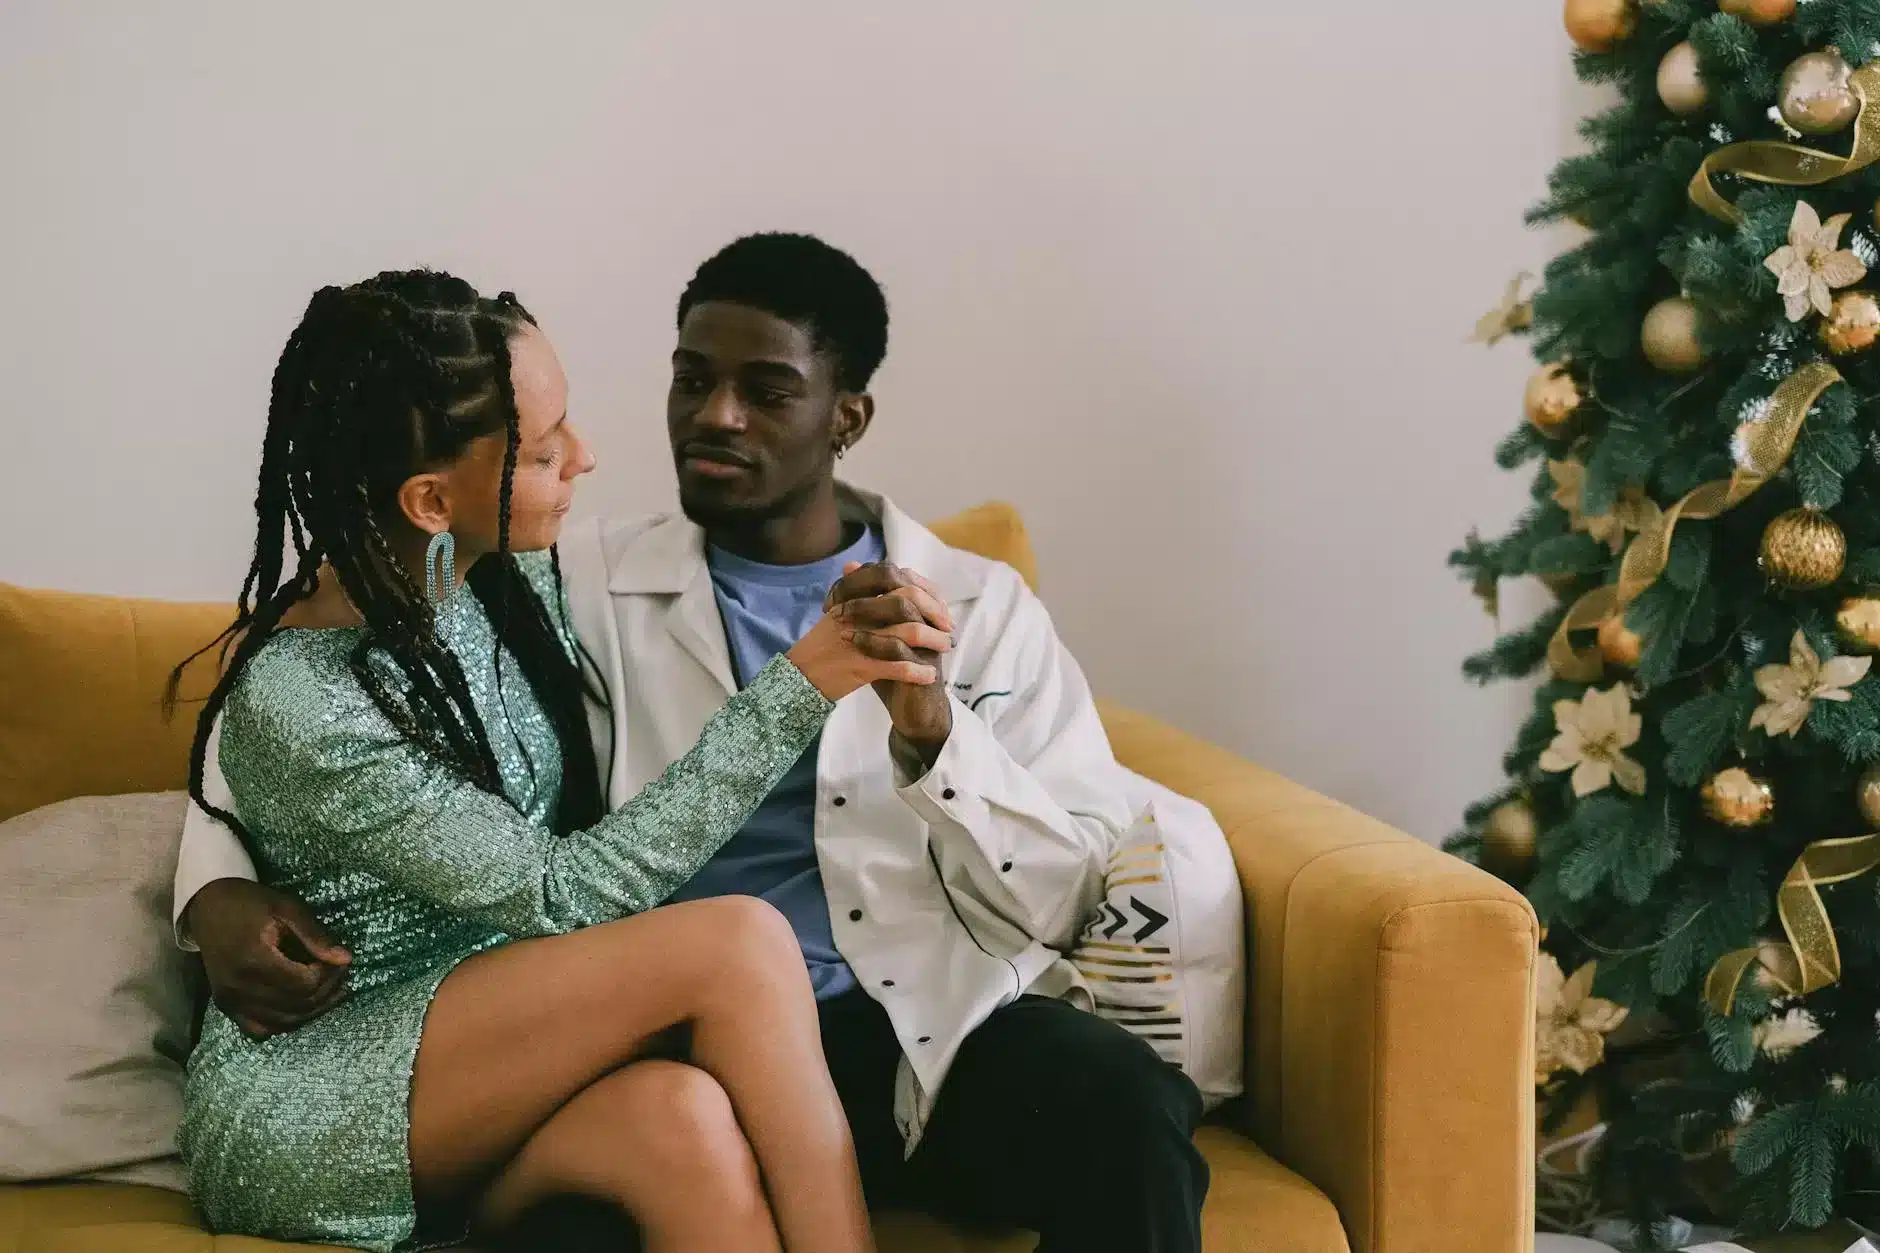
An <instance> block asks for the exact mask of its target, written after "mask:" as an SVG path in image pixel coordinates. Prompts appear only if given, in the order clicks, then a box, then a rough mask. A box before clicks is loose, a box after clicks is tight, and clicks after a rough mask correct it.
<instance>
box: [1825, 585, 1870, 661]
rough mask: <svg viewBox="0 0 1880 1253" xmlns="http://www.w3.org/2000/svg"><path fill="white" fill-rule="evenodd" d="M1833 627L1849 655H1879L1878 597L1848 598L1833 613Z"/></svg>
mask: <svg viewBox="0 0 1880 1253" xmlns="http://www.w3.org/2000/svg"><path fill="white" fill-rule="evenodd" d="M1834 626H1835V630H1836V633H1837V634H1838V635H1839V636H1840V637H1841V643H1842V645H1843V646H1844V647H1845V648H1846V649H1847V651H1849V652H1850V653H1880V596H1849V597H1848V598H1847V599H1846V600H1844V601H1842V602H1841V607H1840V608H1839V609H1837V610H1836V611H1835V614H1834Z"/></svg>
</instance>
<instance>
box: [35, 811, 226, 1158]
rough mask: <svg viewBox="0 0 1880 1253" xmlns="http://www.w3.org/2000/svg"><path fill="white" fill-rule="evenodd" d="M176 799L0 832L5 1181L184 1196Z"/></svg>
mask: <svg viewBox="0 0 1880 1253" xmlns="http://www.w3.org/2000/svg"><path fill="white" fill-rule="evenodd" d="M184 801H185V798H184V796H183V794H182V793H180V792H151V793H139V794H133V795H129V796H92V797H81V798H79V799H77V800H69V801H61V802H59V803H58V804H56V805H47V806H45V807H44V808H43V809H35V810H33V811H32V812H30V813H25V814H21V815H20V816H19V817H17V818H12V819H9V820H8V821H6V822H0V1182H5V1183H17V1182H23V1181H27V1180H35V1179H69V1178H87V1179H107V1180H111V1181H113V1182H120V1183H148V1184H155V1185H157V1186H160V1187H171V1188H179V1189H180V1188H181V1187H182V1186H183V1174H182V1169H181V1166H180V1164H179V1163H178V1162H177V1160H176V1157H175V1153H176V1124H177V1120H178V1119H179V1118H180V1117H181V1116H182V1112H183V1061H184V1059H185V1058H186V1057H187V1056H188V1051H189V1034H190V1012H191V993H190V982H189V981H190V970H189V966H188V964H187V963H188V961H189V957H188V955H187V954H185V953H181V952H178V951H177V948H176V945H175V943H174V942H173V941H172V939H171V935H170V925H169V919H170V877H171V874H172V872H173V871H174V870H175V867H176V847H177V841H178V840H179V839H180V838H181V835H182V830H183V806H184Z"/></svg>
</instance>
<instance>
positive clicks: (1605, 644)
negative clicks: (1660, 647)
mask: <svg viewBox="0 0 1880 1253" xmlns="http://www.w3.org/2000/svg"><path fill="white" fill-rule="evenodd" d="M1644 650H1645V641H1644V640H1643V639H1641V638H1639V633H1638V632H1637V631H1634V630H1632V629H1631V628H1630V627H1628V626H1626V624H1625V615H1624V614H1615V615H1614V616H1612V617H1610V618H1608V619H1606V620H1605V621H1604V622H1602V623H1600V624H1599V651H1600V654H1601V655H1602V656H1604V657H1605V659H1606V660H1607V661H1609V662H1611V663H1612V664H1613V665H1615V666H1621V667H1623V668H1625V669H1627V670H1630V669H1631V668H1632V667H1633V666H1636V665H1637V664H1638V659H1639V654H1640V653H1642V652H1643V651H1644Z"/></svg>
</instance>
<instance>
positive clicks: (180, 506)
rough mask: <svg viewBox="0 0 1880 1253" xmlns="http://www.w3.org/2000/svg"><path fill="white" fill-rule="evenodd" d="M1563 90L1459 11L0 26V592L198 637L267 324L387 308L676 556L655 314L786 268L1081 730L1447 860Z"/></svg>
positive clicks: (75, 14) (637, 12)
mask: <svg viewBox="0 0 1880 1253" xmlns="http://www.w3.org/2000/svg"><path fill="white" fill-rule="evenodd" d="M1565 65H1566V51H1565V40H1564V38H1563V37H1562V36H1561V34H1560V33H1559V28H1558V16H1557V13H1556V11H1555V6H1554V5H1552V4H1510V3H1505V2H1495V0H1474V2H1473V3H1467V4H1459V5H1458V4H1434V3H1426V4H1419V5H1404V4H1399V3H1396V2H1394V0H1390V2H1387V0H1357V2H1355V3H1351V2H1347V3H1338V4H1325V3H1313V2H1311V0H1292V2H1291V3H1281V2H1280V0H1262V2H1261V3H1245V2H1243V0H1217V2H1216V3H1198V2H1187V3H1177V2H1175V0H1153V2H1151V0H1135V2H1133V3H1121V2H1115V0H1049V2H1047V0H1032V2H1030V3H1014V2H1013V0H949V2H948V3H946V4H932V3H927V4H918V5H916V4H913V3H897V2H887V0H872V2H863V0H854V2H852V3H847V2H837V0H820V2H815V3H809V2H806V3H799V4H787V5H786V4H777V3H774V0H771V2H765V3H757V2H751V3H734V2H732V0H713V2H710V3H703V2H698V0H693V2H680V0H669V2H660V3H652V2H650V0H640V2H637V3H613V4H601V3H593V4H571V3H563V4H537V3H530V4H521V3H515V2H513V0H511V2H509V3H502V4H495V3H461V2H460V3H445V2H443V0H406V2H404V3H400V4H377V3H374V4H364V3H357V2H347V3H327V4H323V5H318V6H316V5H306V4H300V5H293V6H288V5H285V4H267V5H261V4H252V3H247V2H245V0H244V2H242V3H234V2H226V3H225V2H217V3H208V2H197V3H183V2H182V0H177V2H176V3H170V4H164V5H148V4H143V3H126V2H122V0H119V2H116V3H107V2H105V0H89V2H88V3H85V4H66V3H55V2H54V0H8V3H6V4H5V5H4V6H0V171H4V173H0V180H4V184H5V190H4V194H3V195H0V377H4V379H5V383H6V392H5V396H6V399H5V404H4V408H3V409H0V414H3V416H0V422H4V424H5V435H6V439H5V442H4V445H3V446H0V579H6V580H10V581H15V582H24V583H29V584H45V585H56V586H62V587H71V588H81V589H94V590H108V591H117V592H126V593H143V594H153V595H164V596H177V597H225V596H228V595H230V594H232V593H233V591H234V590H235V587H236V585H237V583H238V581H239V577H240V572H241V569H242V567H243V565H244V564H245V560H246V554H247V549H248V546H249V542H250V535H249V531H248V527H249V525H250V521H249V518H248V516H247V510H248V501H249V499H250V498H251V496H252V492H253V468H254V465H255V459H256V456H257V451H258V447H259V440H260V433H261V429H262V422H263V416H264V409H265V404H266V396H267V384H268V375H269V371H270V369H271V367H272V365H273V362H274V358H275V355H276V353H277V352H278V350H279V348H280V345H281V342H282V340H283V339H284V338H285V336H286V333H287V331H288V330H289V328H290V327H291V325H292V324H293V321H294V320H295V317H296V316H297V314H298V312H299V309H300V308H301V305H302V304H303V302H304V301H305V299H306V297H307V295H308V294H309V293H310V292H311V291H312V290H313V288H314V287H316V286H317V285H319V284H321V283H325V282H333V281H346V280H349V279H352V278H355V277H358V276H361V275H363V274H365V273H367V272H370V271H372V270H375V269H378V268H382V267H386V266H403V265H410V264H413V263H419V262H423V263H429V264H433V265H438V266H445V267H449V268H452V269H456V270H459V271H461V272H462V273H464V274H465V275H466V276H467V277H469V278H471V279H472V280H473V281H475V282H477V283H478V284H480V285H485V286H487V287H490V288H495V287H499V286H511V287H514V288H515V289H516V290H517V291H518V292H519V293H520V294H521V295H522V296H523V298H524V299H525V300H526V301H527V302H528V303H529V305H530V306H531V307H532V308H534V309H535V310H536V311H537V312H538V313H539V314H540V316H541V318H542V320H543V322H544V324H545V325H546V326H547V328H548V330H549V331H550V333H551V335H553V337H554V338H555V339H556V341H557V343H558V344H559V346H560V348H561V351H562V353H563V355H564V357H565V358H566V361H567V364H568V367H569V370H570V373H571V374H572V376H573V379H574V389H575V390H574V402H575V406H576V410H577V412H578V414H579V417H580V419H581V420H582V421H583V422H584V423H585V425H586V427H587V430H588V432H589V434H590V435H591V436H592V438H593V440H594V442H595V443H596V444H597V445H598V448H599V452H600V454H601V457H602V472H601V474H600V475H598V476H597V477H596V478H595V479H594V480H591V482H592V484H593V486H592V487H591V488H590V490H589V493H588V496H587V497H586V501H587V503H588V505H589V506H591V507H594V508H599V509H607V510H638V509H644V508H653V507H664V506H666V505H667V504H668V502H669V500H670V498H671V487H670V472H669V467H668V463H667V460H666V457H665V453H664V450H663V446H662V431H661V417H660V415H661V412H662V410H661V401H662V396H663V389H664V362H665V357H666V353H667V351H668V347H669V339H670V310H671V306H672V303H673V301H674V299H675V297H676V296H677V294H678V291H679V289H680V287H681V286H682V284H683V283H684V280H685V278H686V276H687V275H688V273H689V271H690V269H691V267H692V266H693V265H694V264H696V262H697V261H698V260H700V259H701V258H702V257H703V256H704V255H706V254H707V253H708V252H709V251H710V250H712V249H713V248H715V247H716V246H718V245H720V244H722V243H724V242H726V241H727V240H728V239H730V238H731V237H733V236H734V235H736V234H738V233H740V232H744V231H748V230H753V229H760V228H797V229H808V230H813V231H816V232H819V233H822V234H824V235H826V236H827V237H828V238H829V239H831V240H832V241H835V242H837V243H840V244H841V245H843V246H845V247H847V248H849V249H851V250H853V251H854V252H855V253H856V254H857V255H858V256H860V257H861V258H862V259H863V260H864V262H865V263H866V264H868V265H869V266H870V267H871V268H873V269H874V271H875V272H876V274H877V275H878V276H879V277H880V278H881V279H882V281H883V283H884V284H885V285H886V287H887V290H888V293H889V297H890V300H891V302H892V304H893V309H894V319H895V320H894V329H893V336H892V341H893V342H892V347H891V350H890V353H889V358H888V363H887V366H886V368H885V369H884V370H883V372H882V374H881V375H880V377H879V380H878V385H877V388H876V392H877V396H878V398H879V402H880V418H879V421H878V423H877V425H876V428H875V431H874V433H873V434H872V436H871V437H870V439H869V440H868V442H867V444H866V445H865V446H864V447H863V448H862V449H861V450H860V451H859V452H858V454H857V455H856V456H855V457H853V458H851V459H850V461H849V463H848V465H849V467H850V468H851V472H852V473H853V474H854V475H855V476H856V477H858V478H860V479H864V480H866V481H868V482H869V483H871V484H873V485H876V486H879V487H882V488H885V489H886V490H888V491H889V492H890V493H892V494H894V495H896V496H898V497H899V498H900V499H901V500H902V502H903V503H905V504H906V505H908V506H909V507H911V508H912V509H914V510H915V511H916V512H918V513H921V514H925V515H934V514H938V513H942V512H945V511H948V510H951V509H954V508H956V507H960V506H964V505H968V504H972V503H974V502H977V501H980V500H983V499H986V498H988V497H1003V498H1005V499H1008V500H1011V501H1014V502H1016V503H1017V504H1018V505H1019V506H1021V507H1022V508H1023V510H1024V512H1025V514H1026V517H1027V518H1028V519H1029V521H1030V523H1031V525H1032V527H1033V530H1034V533H1035V535H1036V539H1037V542H1038V547H1039V549H1040V552H1041V555H1042V559H1043V565H1044V571H1045V578H1046V580H1047V588H1046V591H1047V595H1048V598H1049V600H1050V602H1051V604H1052V607H1053V609H1054V611H1055V613H1056V615H1057V617H1058V620H1059V622H1060V624H1061V628H1062V630H1063V633H1064V635H1065V636H1066V637H1067V638H1068V639H1069V641H1070V642H1071V644H1072V646H1073V647H1074V648H1075V649H1076V651H1077V653H1078V654H1079V655H1080V656H1081V657H1082V659H1083V660H1084V662H1085V665H1086V667H1087V668H1088V670H1089V671H1090V672H1091V674H1092V675H1093V678H1094V680H1095V682H1096V684H1097V686H1098V687H1099V688H1101V689H1102V690H1103V691H1105V692H1107V693H1109V694H1111V695H1114V696H1117V697H1120V698H1123V699H1126V700H1128V701H1131V702H1134V703H1135V704H1138V705H1140V706H1143V707H1145V708H1148V709H1150V710H1153V711H1155V712H1158V713H1161V714H1163V715H1166V716H1168V717H1170V718H1172V719H1174V720H1176V721H1178V722H1181V723H1183V724H1185V725H1187V726H1189V727H1191V728H1192V729H1194V730H1196V731H1199V732H1201V733H1203V734H1206V735H1208V736H1210V737H1212V738H1215V739H1218V740H1220V741H1223V742H1225V743H1227V744H1229V745H1232V746H1233V747H1235V748H1237V749H1239V750H1241V751H1244V752H1246V753H1248V754H1249V755H1251V756H1254V757H1256V758H1258V759H1260V760H1261V761H1263V762H1266V763H1267V764H1269V765H1272V766H1274V767H1276V768H1278V769H1281V770H1283V771H1286V772H1287V773H1290V774H1292V775H1294V776H1295V777H1297V778H1300V779H1302V780H1304V781H1306V782H1308V783H1311V784H1313V785H1315V786H1318V787H1321V788H1324V789H1326V790H1328V791H1330V792H1332V793H1334V794H1336V795H1338V796H1340V797H1343V798H1344V799H1347V800H1349V801H1351V802H1353V803H1355V804H1358V805H1360V806H1362V807H1364V808H1367V809H1369V810H1371V811H1373V812H1375V813H1377V814H1379V815H1381V816H1383V817H1385V818H1388V819H1390V820H1392V821H1394V822H1397V823H1399V824H1401V825H1403V826H1405V827H1406V828H1407V829H1409V830H1411V831H1413V832H1415V833H1416V834H1419V835H1422V836H1425V837H1430V838H1435V837H1440V836H1441V835H1442V834H1443V833H1445V832H1446V831H1447V830H1448V829H1449V828H1450V826H1451V825H1452V823H1453V822H1454V821H1455V819H1456V816H1457V814H1458V812H1459V810H1460V808H1461V806H1462V805H1463V804H1464V803H1465V801H1466V800H1468V799H1469V798H1471V797H1472V796H1473V795H1475V794H1477V793H1478V792H1480V791H1481V790H1483V789H1484V788H1486V787H1488V786H1490V785H1491V784H1492V782H1493V781H1494V779H1495V777H1496V769H1495V761H1496V759H1497V757H1498V756H1499V754H1500V752H1501V750H1502V748H1503V747H1504V745H1505V743H1506V740H1507V738H1508V734H1509V731H1510V728H1511V726H1512V724H1513V719H1514V716H1515V711H1516V709H1517V707H1518V706H1519V705H1520V704H1521V703H1522V697H1521V696H1520V695H1519V694H1518V693H1515V692H1511V691H1497V692H1491V693H1486V694H1484V693H1480V692H1476V691H1474V690H1472V689H1470V688H1468V687H1466V686H1465V685H1464V684H1463V683H1462V681H1461V680H1460V679H1459V677H1458V676H1457V673H1456V665H1457V662H1458V661H1459V659H1460V658H1461V656H1462V655H1463V654H1464V653H1466V652H1467V651H1469V650H1471V649H1473V648H1475V647H1477V646H1479V645H1481V644H1482V643H1484V642H1485V641H1486V640H1487V639H1488V638H1489V634H1490V628H1489V623H1488V621H1487V619H1486V618H1485V617H1484V616H1483V615H1482V613H1481V611H1480V610H1479V609H1478V608H1477V607H1476V605H1475V603H1474V602H1473V601H1472V600H1471V599H1470V598H1469V597H1468V595H1467V593H1466V591H1465V589H1463V588H1462V587H1461V586H1460V585H1459V584H1457V583H1455V582H1454V581H1453V580H1452V579H1451V578H1450V576H1449V575H1448V574H1447V572H1446V571H1445V570H1444V569H1443V565H1442V560H1443V556H1444V553H1445V552H1446V551H1447V549H1448V548H1449V547H1450V545H1451V544H1453V543H1454V542H1455V541H1456V540H1458V539H1459V538H1460V537H1461V536H1462V535H1463V533H1464V532H1465V531H1467V529H1468V528H1469V527H1470V525H1472V524H1477V523H1479V524H1482V525H1483V526H1484V527H1486V528H1490V529H1492V528H1496V527H1499V526H1500V525H1501V524H1502V523H1503V522H1504V521H1505V520H1506V519H1507V518H1508V517H1510V516H1511V515H1512V513H1513V512H1514V511H1515V509H1516V508H1517V506H1518V504H1519V502H1520V499H1521V495H1522V487H1521V485H1520V484H1519V483H1517V482H1515V481H1513V480H1511V479H1508V478H1507V477H1506V476H1502V475H1500V474H1498V473H1497V472H1496V471H1495V469H1494V467H1493V464H1492V462H1491V459H1490V453H1491V447H1492V445H1493V443H1494V441H1495V440H1496V439H1497V438H1498V437H1499V436H1500V435H1501V434H1502V433H1503V432H1504V431H1505V430H1506V429H1507V427H1508V425H1509V424H1510V422H1511V421H1513V420H1514V419H1515V418H1516V417H1517V416H1518V399H1519V391H1520V385H1521V381H1522V379H1523V378H1524V377H1525V374H1526V371H1527V365H1526V363H1525V359H1524V357H1523V354H1522V351H1521V350H1520V348H1519V347H1517V346H1513V345H1508V346H1504V347H1503V348H1502V349H1501V350H1500V351H1498V352H1496V353H1493V354H1491V353H1488V352H1485V351H1484V350H1482V349H1479V348H1469V347H1465V346H1464V344H1463V342H1462V341H1463V339H1464V337H1465V335H1466V334H1467V332H1468V330H1469V328H1470V326H1471V324H1472V323H1473V320H1474V318H1475V317H1476V315H1477V314H1478V313H1480V312H1481V311H1482V309H1483V308H1485V307H1486V306H1487V305H1488V304H1489V303H1491V302H1492V301H1493V299H1494V298H1495V297H1496V295H1497V294H1498V293H1499V290H1500V287H1501V284H1502V282H1503V281H1504V280H1505V279H1506V278H1507V277H1508V275H1509V274H1510V273H1511V272H1512V271H1513V270H1515V269H1517V268H1520V267H1523V266H1525V267H1527V268H1538V265H1539V263H1540V261H1541V260H1542V259H1543V258H1544V255H1545V252H1546V250H1547V247H1548V245H1549V241H1548V240H1547V239H1546V238H1544V237H1539V236H1534V235H1531V234H1528V233H1526V232H1524V231H1523V229H1522V227H1521V224H1520V211H1521V209H1522V207H1523V205H1525V204H1526V203H1527V202H1528V201H1529V200H1531V199H1532V198H1533V197H1534V196H1535V195H1536V194H1537V193H1538V191H1539V190H1540V188H1541V187H1542V185H1543V179H1544V175H1545V172H1546V170H1547V168H1548V166H1549V165H1550V164H1551V163H1552V161H1553V160H1554V159H1555V158H1556V156H1557V155H1558V153H1559V151H1560V145H1561V142H1562V136H1563V135H1564V134H1565V133H1566V131H1567V129H1568V121H1567V119H1568V118H1569V116H1570V115H1571V113H1572V112H1574V111H1575V110H1577V108H1578V107H1580V103H1581V102H1580V101H1579V100H1578V98H1577V97H1574V96H1572V95H1571V94H1570V93H1569V91H1568V89H1567V87H1566V85H1565V84H1566V80H1567V72H1566V68H1565ZM1522 603H1523V602H1522V601H1521V600H1520V599H1519V598H1516V599H1515V605H1514V607H1515V608H1516V609H1517V610H1518V609H1519V608H1520V607H1521V605H1522Z"/></svg>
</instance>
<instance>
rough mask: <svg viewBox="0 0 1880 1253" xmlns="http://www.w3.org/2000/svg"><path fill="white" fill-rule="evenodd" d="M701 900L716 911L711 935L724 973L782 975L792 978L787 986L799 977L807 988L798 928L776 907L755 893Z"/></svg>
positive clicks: (768, 976)
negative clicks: (707, 900)
mask: <svg viewBox="0 0 1880 1253" xmlns="http://www.w3.org/2000/svg"><path fill="white" fill-rule="evenodd" d="M701 903H702V904H709V905H711V906H712V907H713V909H714V910H715V914H716V916H715V917H713V918H712V919H711V921H710V926H709V928H708V934H710V936H711V937H712V942H713V943H714V944H715V945H716V946H717V948H718V952H717V954H716V955H717V957H718V959H719V961H720V962H721V963H722V965H723V968H724V970H725V973H727V974H730V975H733V976H735V975H737V974H740V973H748V974H755V975H759V976H761V977H763V978H764V979H766V980H776V979H779V978H781V979H785V980H789V981H790V982H789V983H787V984H785V986H790V987H794V983H795V982H796V981H797V980H799V978H800V981H801V982H802V984H803V985H804V986H805V987H807V986H808V985H809V971H808V968H807V967H805V966H804V964H803V950H802V946H801V945H800V944H799V943H798V942H797V938H796V931H795V929H794V928H792V927H791V926H790V920H789V919H788V918H785V917H784V916H783V914H782V913H781V912H779V911H778V909H777V907H776V906H774V905H772V904H770V902H768V901H763V900H759V899H758V898H757V897H755V896H720V897H714V898H713V899H712V900H711V901H709V902H701Z"/></svg>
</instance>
